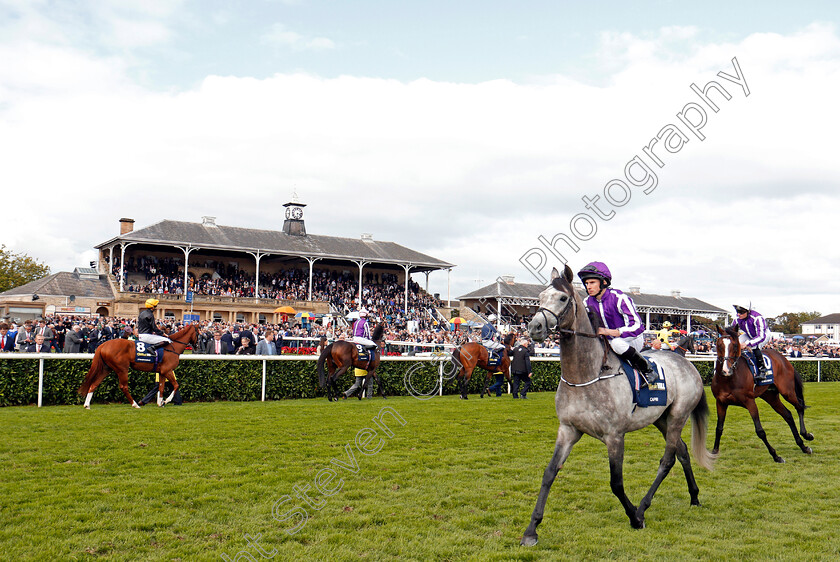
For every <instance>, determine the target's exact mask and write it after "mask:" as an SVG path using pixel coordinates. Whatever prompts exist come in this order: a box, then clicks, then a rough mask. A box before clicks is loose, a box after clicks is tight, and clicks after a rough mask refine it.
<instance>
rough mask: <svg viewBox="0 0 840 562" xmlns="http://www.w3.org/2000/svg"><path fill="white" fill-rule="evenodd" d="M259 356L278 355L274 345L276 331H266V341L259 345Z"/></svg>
mask: <svg viewBox="0 0 840 562" xmlns="http://www.w3.org/2000/svg"><path fill="white" fill-rule="evenodd" d="M257 355H277V347H276V346H275V344H274V330H266V332H265V339H263V340H262V341H260V343H258V344H257Z"/></svg>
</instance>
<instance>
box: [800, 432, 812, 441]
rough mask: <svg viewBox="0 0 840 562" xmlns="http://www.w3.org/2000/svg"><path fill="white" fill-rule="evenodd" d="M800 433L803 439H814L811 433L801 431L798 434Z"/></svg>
mask: <svg viewBox="0 0 840 562" xmlns="http://www.w3.org/2000/svg"><path fill="white" fill-rule="evenodd" d="M800 435H802V438H803V439H804V440H805V441H813V440H814V435H813V434H811V433H802V434H800Z"/></svg>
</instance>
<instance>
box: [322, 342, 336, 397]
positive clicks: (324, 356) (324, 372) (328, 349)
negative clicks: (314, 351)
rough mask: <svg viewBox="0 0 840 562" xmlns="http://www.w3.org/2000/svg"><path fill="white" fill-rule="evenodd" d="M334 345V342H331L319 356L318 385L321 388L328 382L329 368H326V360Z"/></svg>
mask: <svg viewBox="0 0 840 562" xmlns="http://www.w3.org/2000/svg"><path fill="white" fill-rule="evenodd" d="M332 346H333V344H330V345H328V346H327V347H325V348H324V351H322V352H321V356H320V357H319V358H318V385H319V386H320V387H321V388H324V386H326V384H327V370H326V369H325V368H324V362H325V361H326V360H327V357H329V356H330V354H331V353H332Z"/></svg>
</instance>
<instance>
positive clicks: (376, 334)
mask: <svg viewBox="0 0 840 562" xmlns="http://www.w3.org/2000/svg"><path fill="white" fill-rule="evenodd" d="M384 331H385V324H377V325H376V328H374V329H373V334H371V336H370V339H372V340H373V341H381V340H382V333H383V332H384Z"/></svg>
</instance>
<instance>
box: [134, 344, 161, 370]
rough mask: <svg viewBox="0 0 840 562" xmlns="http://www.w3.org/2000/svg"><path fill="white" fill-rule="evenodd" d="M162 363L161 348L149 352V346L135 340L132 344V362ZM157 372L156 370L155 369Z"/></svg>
mask: <svg viewBox="0 0 840 562" xmlns="http://www.w3.org/2000/svg"><path fill="white" fill-rule="evenodd" d="M161 361H163V348H159V349H156V350H154V351H149V344H147V343H146V342H142V341H140V340H137V341H136V342H134V362H135V363H153V364H155V365H156V364H158V363H160V362H161ZM155 370H157V369H155Z"/></svg>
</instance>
